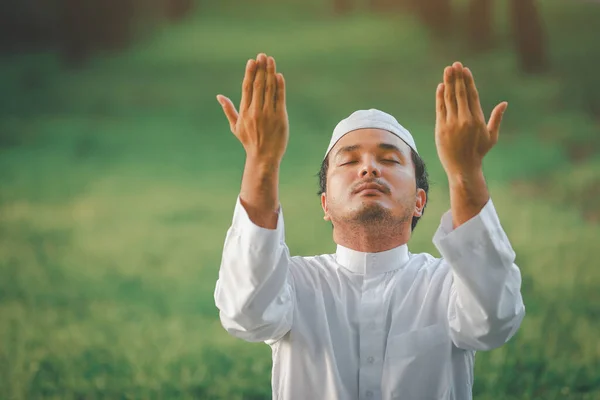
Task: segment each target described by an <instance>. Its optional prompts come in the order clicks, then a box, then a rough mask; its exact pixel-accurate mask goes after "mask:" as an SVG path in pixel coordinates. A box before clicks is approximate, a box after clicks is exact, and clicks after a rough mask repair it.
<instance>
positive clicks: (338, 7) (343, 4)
mask: <svg viewBox="0 0 600 400" xmlns="http://www.w3.org/2000/svg"><path fill="white" fill-rule="evenodd" d="M350 11H352V1H351V0H333V12H334V14H336V15H338V14H347V13H348V12H350Z"/></svg>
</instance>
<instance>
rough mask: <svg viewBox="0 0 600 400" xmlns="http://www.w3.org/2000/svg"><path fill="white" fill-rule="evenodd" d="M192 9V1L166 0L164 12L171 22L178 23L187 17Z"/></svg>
mask: <svg viewBox="0 0 600 400" xmlns="http://www.w3.org/2000/svg"><path fill="white" fill-rule="evenodd" d="M193 8H194V1H193V0H166V4H165V12H166V16H167V18H168V19H170V20H171V21H179V20H180V19H182V18H184V17H185V16H187V15H188V14H189V13H190V12H191V11H192V10H193Z"/></svg>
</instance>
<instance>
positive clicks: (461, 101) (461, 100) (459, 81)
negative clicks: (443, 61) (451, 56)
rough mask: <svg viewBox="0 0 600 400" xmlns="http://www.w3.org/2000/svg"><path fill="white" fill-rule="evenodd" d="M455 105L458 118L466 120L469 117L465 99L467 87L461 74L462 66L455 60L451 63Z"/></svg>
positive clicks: (469, 112)
mask: <svg viewBox="0 0 600 400" xmlns="http://www.w3.org/2000/svg"><path fill="white" fill-rule="evenodd" d="M453 69H454V74H453V75H454V77H455V79H454V81H455V94H456V105H457V107H458V119H460V120H461V121H467V120H470V119H471V110H470V109H469V100H468V99H467V87H466V86H465V78H464V74H463V66H462V64H461V63H459V62H456V63H454V65H453Z"/></svg>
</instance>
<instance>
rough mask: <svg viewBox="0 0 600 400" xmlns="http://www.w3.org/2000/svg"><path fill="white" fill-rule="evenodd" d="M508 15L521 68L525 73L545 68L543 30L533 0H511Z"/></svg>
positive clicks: (546, 61)
mask: <svg viewBox="0 0 600 400" xmlns="http://www.w3.org/2000/svg"><path fill="white" fill-rule="evenodd" d="M510 16H511V23H512V31H513V40H514V41H515V47H516V51H517V55H518V57H519V64H520V68H521V70H522V71H524V72H527V73H538V72H542V71H544V70H546V68H547V67H548V59H547V57H546V48H545V42H544V32H543V28H542V21H541V18H540V15H539V11H538V9H537V7H536V3H535V0H511V1H510Z"/></svg>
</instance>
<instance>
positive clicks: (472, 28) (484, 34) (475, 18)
mask: <svg viewBox="0 0 600 400" xmlns="http://www.w3.org/2000/svg"><path fill="white" fill-rule="evenodd" d="M493 3H494V2H493V0H471V2H470V3H469V9H468V12H467V24H466V25H467V41H468V43H469V46H470V47H471V48H472V49H473V50H475V51H484V50H488V49H490V48H491V47H492V26H493V18H492V15H493V5H494V4H493Z"/></svg>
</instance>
